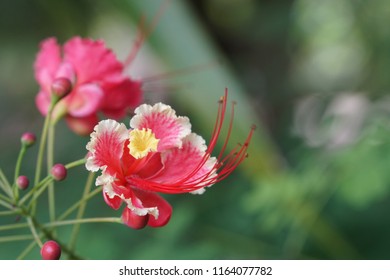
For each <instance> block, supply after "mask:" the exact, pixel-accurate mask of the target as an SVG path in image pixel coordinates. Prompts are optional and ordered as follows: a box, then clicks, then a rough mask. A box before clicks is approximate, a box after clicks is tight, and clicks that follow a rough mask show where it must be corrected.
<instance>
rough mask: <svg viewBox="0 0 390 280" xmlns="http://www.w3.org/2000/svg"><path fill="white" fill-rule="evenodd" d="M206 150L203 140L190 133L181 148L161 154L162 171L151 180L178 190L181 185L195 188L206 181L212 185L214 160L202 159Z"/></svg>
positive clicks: (214, 174) (211, 158)
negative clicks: (172, 185) (173, 185)
mask: <svg viewBox="0 0 390 280" xmlns="http://www.w3.org/2000/svg"><path fill="white" fill-rule="evenodd" d="M206 148H207V147H206V144H205V141H204V139H203V138H202V137H200V136H199V135H196V134H195V133H191V134H190V135H188V136H187V137H185V138H184V139H183V146H182V148H180V149H179V148H176V149H172V150H169V151H167V152H166V153H163V154H162V161H163V165H164V169H163V170H162V171H161V172H160V173H158V174H157V175H156V176H155V177H153V178H151V180H153V181H155V182H158V183H162V184H177V185H178V188H180V185H181V184H182V185H186V184H187V185H192V186H196V185H198V184H199V185H201V184H204V183H205V182H207V181H210V185H212V178H214V177H215V176H216V173H215V163H216V159H215V158H213V157H210V158H208V159H207V158H206V159H205V158H204V155H205V150H206ZM201 192H202V191H201ZM201 192H195V193H201Z"/></svg>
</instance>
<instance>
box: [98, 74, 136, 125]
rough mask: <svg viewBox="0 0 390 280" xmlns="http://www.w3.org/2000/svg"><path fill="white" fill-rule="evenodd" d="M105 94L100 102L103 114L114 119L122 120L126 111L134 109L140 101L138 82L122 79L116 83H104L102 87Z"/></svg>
mask: <svg viewBox="0 0 390 280" xmlns="http://www.w3.org/2000/svg"><path fill="white" fill-rule="evenodd" d="M102 88H103V91H104V92H105V96H104V100H103V101H102V111H103V113H104V114H105V115H106V116H108V117H110V118H114V119H119V118H122V117H124V116H125V115H126V113H127V110H129V109H131V108H135V107H136V106H137V105H138V104H139V103H140V102H141V99H142V90H141V82H140V81H132V80H130V79H129V78H123V79H121V80H120V81H116V82H106V83H104V84H103V85H102Z"/></svg>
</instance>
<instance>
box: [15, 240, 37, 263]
mask: <svg viewBox="0 0 390 280" xmlns="http://www.w3.org/2000/svg"><path fill="white" fill-rule="evenodd" d="M36 244H37V243H35V241H33V242H31V243H30V244H29V245H28V246H27V247H26V249H24V250H23V251H22V252H21V253H20V254H19V256H18V257H17V258H16V259H17V260H23V259H24V258H25V257H26V256H27V255H28V253H30V252H31V250H32V249H34V247H35V245H36Z"/></svg>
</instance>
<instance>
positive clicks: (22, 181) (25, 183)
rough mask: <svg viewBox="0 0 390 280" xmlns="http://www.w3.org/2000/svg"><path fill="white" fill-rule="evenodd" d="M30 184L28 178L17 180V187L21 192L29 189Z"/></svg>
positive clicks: (23, 177) (21, 177) (22, 177)
mask: <svg viewBox="0 0 390 280" xmlns="http://www.w3.org/2000/svg"><path fill="white" fill-rule="evenodd" d="M29 184H30V181H29V180H28V178H27V176H24V175H22V176H19V177H18V178H17V179H16V185H17V186H18V188H19V189H21V190H25V189H27V188H28V185H29Z"/></svg>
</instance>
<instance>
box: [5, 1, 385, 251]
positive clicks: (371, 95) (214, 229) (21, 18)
mask: <svg viewBox="0 0 390 280" xmlns="http://www.w3.org/2000/svg"><path fill="white" fill-rule="evenodd" d="M161 3H162V2H161V1H142V0H112V1H92V0H71V1H64V0H58V1H49V0H35V1H30V0H15V1H1V2H0V37H1V43H0V119H1V123H0V133H1V137H0V147H1V148H0V151H1V154H0V166H1V168H2V169H3V171H4V172H5V173H6V174H7V176H8V177H9V178H11V177H12V174H13V168H14V164H15V161H16V155H17V153H18V151H19V137H20V135H21V134H22V133H23V132H25V131H35V132H36V133H37V134H39V131H40V129H41V127H42V123H43V119H42V117H41V116H40V115H39V113H38V111H37V109H36V108H35V104H34V97H35V95H36V93H37V91H38V86H37V84H36V82H35V80H34V73H33V70H32V64H33V62H34V59H35V55H36V53H37V51H38V45H39V42H40V41H41V40H43V39H44V38H46V37H49V36H55V37H57V38H58V39H59V41H60V42H64V41H66V40H68V39H69V38H70V37H72V36H75V35H80V36H88V37H92V38H95V39H97V38H102V39H104V40H105V41H106V42H107V45H108V46H109V47H111V48H113V49H114V50H115V52H116V53H117V54H118V57H119V58H121V59H124V58H125V57H126V54H127V53H128V52H129V50H130V49H131V47H132V44H133V43H134V39H135V32H136V26H137V22H139V19H140V17H141V16H142V15H143V16H145V18H146V19H147V20H148V21H149V22H150V21H152V19H153V17H154V15H155V14H156V13H157V12H158V10H159V7H161V5H162V4H161ZM389 18H390V5H389V3H388V1H386V0H371V1H369V0H327V1H320V0H295V1H270V0H268V1H266V0H264V1H262V0H257V1H255V0H202V1H196V0H192V1H190V0H188V1H175V0H172V1H170V2H169V4H168V5H167V6H166V8H165V9H164V11H163V13H162V14H161V17H160V19H159V20H158V23H157V25H156V27H155V29H154V31H153V33H152V34H151V36H150V37H149V38H148V39H147V42H146V43H145V44H144V45H143V46H142V49H141V51H140V53H139V54H138V56H137V59H136V61H134V64H133V65H132V66H131V68H130V69H129V73H130V74H131V75H134V76H136V77H140V78H142V79H145V81H146V82H145V100H146V101H148V102H156V101H164V102H167V103H169V104H171V105H172V106H174V107H175V109H176V110H177V112H178V114H180V115H188V116H190V118H191V121H192V123H193V130H194V131H196V132H198V133H199V134H201V135H204V136H205V138H206V139H208V137H209V136H210V133H211V130H212V125H213V122H214V119H215V114H216V108H217V103H216V101H217V100H218V98H219V96H221V95H222V94H223V92H224V88H225V87H228V89H229V96H230V98H231V100H235V101H237V106H236V108H237V114H236V118H235V126H234V132H233V135H232V137H231V138H232V139H231V143H232V144H235V143H237V142H239V141H241V142H243V141H244V139H245V136H246V133H247V132H248V131H249V129H250V126H251V125H252V124H256V125H257V130H256V133H255V134H256V135H255V137H254V138H253V141H252V143H251V146H250V148H249V157H248V159H247V160H246V161H245V162H244V163H243V164H242V165H241V166H240V168H239V169H238V170H236V172H235V173H234V174H233V175H232V176H230V177H229V178H228V179H226V180H224V181H223V182H220V183H218V184H216V185H215V186H213V187H212V188H210V189H208V190H207V192H206V193H205V194H204V195H202V196H194V195H189V194H186V195H176V196H172V195H171V196H167V200H168V201H169V202H170V203H171V204H172V206H173V209H174V211H173V215H172V219H171V221H170V223H169V224H168V225H167V226H165V227H163V228H159V229H153V228H146V229H143V230H140V231H135V230H132V229H130V228H127V227H125V226H121V225H119V224H86V225H82V227H81V232H80V236H79V240H78V243H77V253H78V254H79V255H81V256H83V257H85V258H88V259H389V258H390V238H389V236H390V219H389V213H390V172H389V169H390V121H389V120H390V119H389V114H390V98H389V95H388V92H389V90H390V79H389V77H388V76H389V73H390V51H389V50H390V29H389V28H388V27H387V23H388V19H389ZM194 67H195V69H198V70H194V71H188V69H194ZM172 71H173V72H175V71H177V72H176V74H174V75H172V76H169V77H168V78H165V79H163V78H161V77H160V78H158V77H159V74H162V73H169V72H172ZM156 75H157V76H156ZM125 122H127V120H125ZM56 139H57V140H56V155H55V161H56V162H58V161H59V162H65V163H66V162H70V161H73V160H76V159H79V158H81V157H83V156H84V154H85V144H86V143H87V142H88V138H81V137H77V136H75V135H74V134H73V133H71V132H70V131H69V130H68V128H67V127H66V125H65V124H64V123H60V124H59V126H58V130H57V132H56ZM36 152H37V147H34V149H32V150H31V151H29V153H28V155H27V156H26V160H25V162H24V165H23V168H22V170H23V171H22V172H23V173H24V174H26V175H29V176H32V175H33V174H34V164H35V156H36ZM86 177H87V172H86V171H85V170H84V169H83V168H82V167H80V168H76V169H74V170H71V172H70V176H69V178H68V179H67V180H66V181H64V182H61V183H60V184H58V185H57V186H56V190H57V202H58V213H60V212H62V211H63V210H64V209H66V207H67V206H69V205H71V204H73V203H74V202H75V201H77V200H78V198H79V197H80V195H81V193H82V190H83V186H84V183H85V180H86ZM39 207H40V208H39V210H40V213H41V214H40V217H39V218H40V219H41V220H42V221H45V220H47V204H46V199H42V200H40V205H39ZM119 215H120V212H119V211H117V212H116V211H114V210H111V209H110V208H109V207H108V206H106V205H105V203H104V201H103V200H102V199H101V197H100V196H97V197H95V198H94V199H92V200H91V201H90V203H89V204H88V208H87V213H86V216H87V217H100V216H119ZM13 222H14V217H0V225H3V224H8V223H13ZM70 231H71V227H61V228H60V230H59V234H60V237H61V239H62V241H63V242H66V240H67V238H68V236H69V233H70ZM20 232H21V231H18V233H20ZM12 233H16V231H15V232H10V231H7V232H6V231H2V232H0V236H6V235H9V234H12ZM28 244H29V241H23V242H12V243H0V259H13V258H16V257H17V256H18V255H19V253H20V252H21V251H22V250H23V249H24V248H25V247H26V246H27V245H28ZM27 258H29V259H39V258H40V255H39V250H38V249H37V248H36V250H33V251H32V252H31V253H30V254H29V255H28V257H27Z"/></svg>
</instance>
